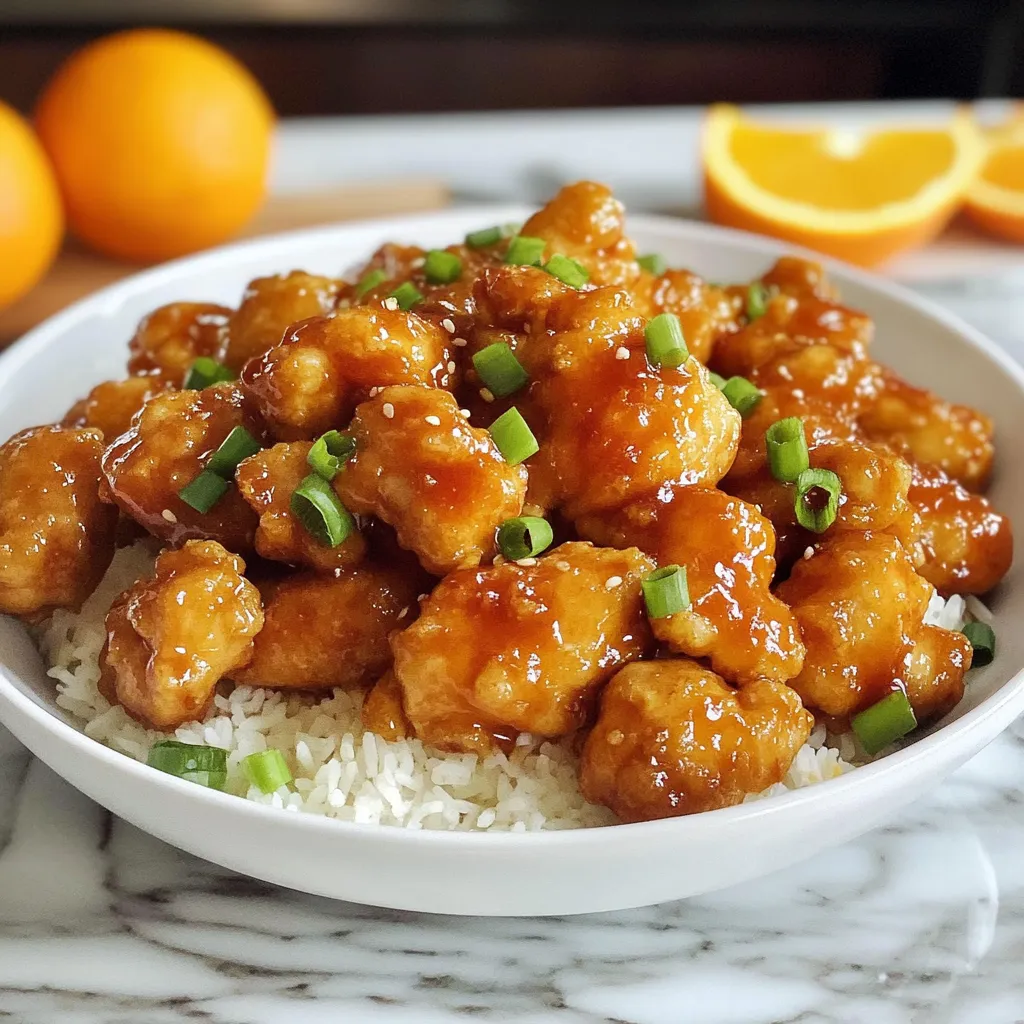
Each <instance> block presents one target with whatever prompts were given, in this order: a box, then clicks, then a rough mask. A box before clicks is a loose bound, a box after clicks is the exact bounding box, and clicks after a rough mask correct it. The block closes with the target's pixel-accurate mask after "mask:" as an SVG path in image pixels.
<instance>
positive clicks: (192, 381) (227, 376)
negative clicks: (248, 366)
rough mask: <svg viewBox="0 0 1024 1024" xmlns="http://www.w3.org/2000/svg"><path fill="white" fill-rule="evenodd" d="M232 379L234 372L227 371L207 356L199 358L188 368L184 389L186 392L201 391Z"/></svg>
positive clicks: (222, 365)
mask: <svg viewBox="0 0 1024 1024" xmlns="http://www.w3.org/2000/svg"><path fill="white" fill-rule="evenodd" d="M234 379H235V372H234V370H230V369H228V367H226V366H225V365H224V364H223V363H218V362H217V360H216V359H211V358H210V357H209V356H200V357H199V358H198V359H197V360H196V361H195V362H194V363H193V364H192V365H191V366H190V367H189V368H188V373H187V374H186V375H185V384H184V388H185V390H186V391H202V390H203V388H208V387H211V386H212V385H214V384H220V383H222V382H223V381H226V380H234Z"/></svg>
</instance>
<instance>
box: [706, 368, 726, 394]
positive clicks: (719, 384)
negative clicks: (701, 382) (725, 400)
mask: <svg viewBox="0 0 1024 1024" xmlns="http://www.w3.org/2000/svg"><path fill="white" fill-rule="evenodd" d="M708 376H709V377H710V378H711V383H712V384H714V385H715V387H716V388H718V390H719V391H721V390H722V388H724V387H725V378H724V377H723V376H722V375H721V374H718V373H715V371H714V370H708Z"/></svg>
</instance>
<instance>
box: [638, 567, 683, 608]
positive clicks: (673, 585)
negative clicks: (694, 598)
mask: <svg viewBox="0 0 1024 1024" xmlns="http://www.w3.org/2000/svg"><path fill="white" fill-rule="evenodd" d="M640 586H641V587H642V588H643V592H644V604H646V605H647V617H648V618H649V619H665V618H668V616H669V615H675V613H676V612H685V611H686V609H687V608H689V607H690V590H689V588H688V587H687V585H686V570H685V569H684V568H683V567H682V566H681V565H665V566H662V567H661V568H660V569H655V570H654V572H652V573H651V574H650V576H647V577H646V578H645V579H644V580H643V581H642V583H641V584H640Z"/></svg>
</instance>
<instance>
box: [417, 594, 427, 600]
mask: <svg viewBox="0 0 1024 1024" xmlns="http://www.w3.org/2000/svg"><path fill="white" fill-rule="evenodd" d="M429 596H430V595H429V594H420V596H419V597H417V598H416V600H417V601H426V599H427V598H428V597H429Z"/></svg>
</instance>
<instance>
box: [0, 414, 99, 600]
mask: <svg viewBox="0 0 1024 1024" xmlns="http://www.w3.org/2000/svg"><path fill="white" fill-rule="evenodd" d="M102 452H103V442H102V440H101V438H100V435H99V434H98V433H97V432H96V431H95V430H81V429H76V428H72V427H34V428H32V429H31V430H23V431H22V432H21V433H20V434H15V435H14V437H12V438H11V439H10V440H9V441H8V442H7V443H6V444H4V445H3V446H0V612H6V613H8V614H9V615H20V616H23V617H25V618H35V617H39V616H41V615H43V614H46V613H47V612H49V611H52V610H53V609H54V608H78V606H79V605H81V603H82V602H83V601H84V600H85V599H86V598H87V597H88V596H89V595H90V594H91V593H92V592H93V590H94V589H95V587H96V584H97V583H99V581H100V578H101V577H102V576H103V574H104V573H105V572H106V571H107V566H109V565H110V560H111V558H112V557H113V555H114V533H115V528H116V525H117V510H116V509H114V508H113V507H112V506H110V505H108V504H106V503H105V502H103V501H101V500H100V496H99V486H100V455H101V454H102Z"/></svg>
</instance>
